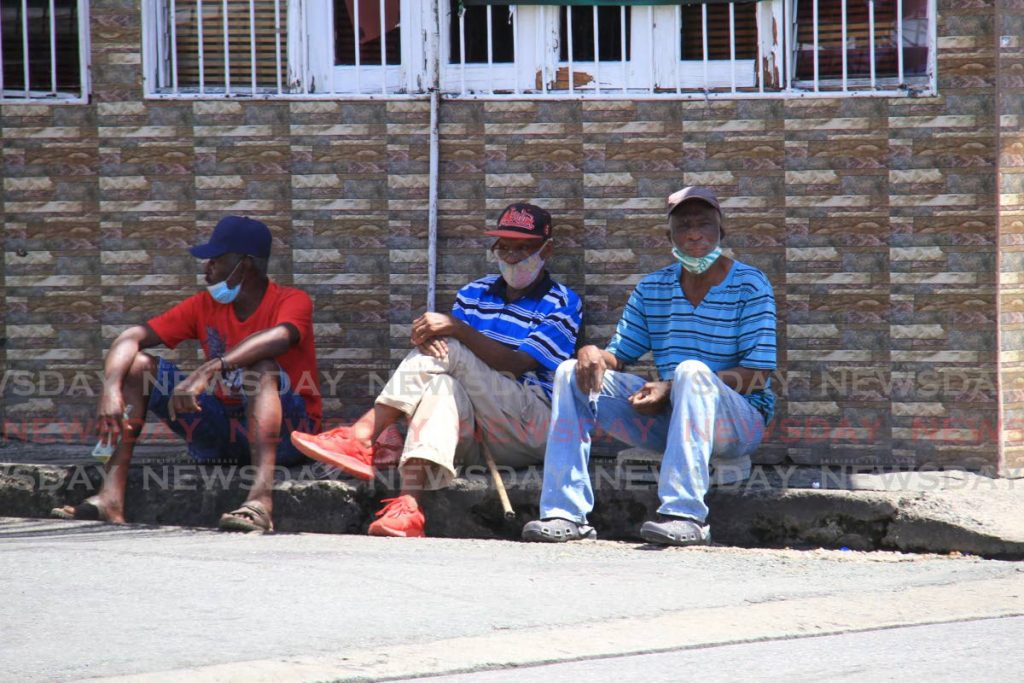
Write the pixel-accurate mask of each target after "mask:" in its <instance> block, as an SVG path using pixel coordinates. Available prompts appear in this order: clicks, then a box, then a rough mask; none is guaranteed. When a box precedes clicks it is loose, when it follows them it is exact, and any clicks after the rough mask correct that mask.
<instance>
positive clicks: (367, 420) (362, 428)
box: [349, 403, 405, 448]
mask: <svg viewBox="0 0 1024 683" xmlns="http://www.w3.org/2000/svg"><path fill="white" fill-rule="evenodd" d="M403 417H405V413H403V412H402V411H401V410H399V409H398V408H395V407H393V406H389V405H385V404H383V403H374V404H373V407H372V408H370V409H369V410H367V411H366V412H365V413H363V414H362V416H361V417H360V418H359V419H358V420H356V422H355V424H353V425H352V426H351V427H350V428H349V435H350V436H351V437H352V438H353V439H355V440H356V441H358V442H359V443H360V444H362V445H363V446H366V447H367V448H369V447H370V446H372V445H373V443H374V442H375V441H376V440H377V437H378V436H380V435H381V432H383V431H384V430H385V429H387V428H388V427H390V426H391V425H392V424H394V423H395V422H398V420H400V419H401V418H403Z"/></svg>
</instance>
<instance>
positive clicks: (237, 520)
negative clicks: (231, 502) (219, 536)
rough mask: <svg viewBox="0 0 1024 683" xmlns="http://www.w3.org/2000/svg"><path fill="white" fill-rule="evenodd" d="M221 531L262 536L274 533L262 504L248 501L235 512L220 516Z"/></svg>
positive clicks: (271, 523)
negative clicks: (257, 533)
mask: <svg viewBox="0 0 1024 683" xmlns="http://www.w3.org/2000/svg"><path fill="white" fill-rule="evenodd" d="M218 526H219V527H220V530H221V531H243V532H252V531H256V532H259V533H263V534H270V533H273V532H274V522H273V521H271V519H270V513H269V512H267V509H266V508H265V507H263V503H260V502H259V501H255V500H249V501H246V502H244V503H242V504H241V505H240V506H239V507H238V509H237V510H232V511H231V512H225V513H224V514H223V515H221V516H220V523H219V524H218Z"/></svg>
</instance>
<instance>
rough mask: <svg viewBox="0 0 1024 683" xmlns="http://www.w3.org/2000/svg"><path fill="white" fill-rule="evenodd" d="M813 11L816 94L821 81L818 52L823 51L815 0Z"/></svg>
mask: <svg viewBox="0 0 1024 683" xmlns="http://www.w3.org/2000/svg"><path fill="white" fill-rule="evenodd" d="M811 6H812V7H813V9H812V10H811V13H812V15H813V16H812V17H811V26H812V30H813V31H814V92H818V81H819V80H821V79H820V78H819V77H818V73H819V72H818V64H819V61H818V52H819V50H820V49H821V45H820V44H819V42H818V0H814V1H813V2H812V3H811Z"/></svg>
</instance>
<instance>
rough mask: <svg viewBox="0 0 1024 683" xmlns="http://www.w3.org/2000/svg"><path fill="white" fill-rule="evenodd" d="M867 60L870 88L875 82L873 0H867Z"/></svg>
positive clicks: (874, 85)
mask: <svg viewBox="0 0 1024 683" xmlns="http://www.w3.org/2000/svg"><path fill="white" fill-rule="evenodd" d="M868 54H869V57H868V61H869V62H870V64H871V89H872V90H874V89H875V87H876V86H877V84H876V83H875V0H868Z"/></svg>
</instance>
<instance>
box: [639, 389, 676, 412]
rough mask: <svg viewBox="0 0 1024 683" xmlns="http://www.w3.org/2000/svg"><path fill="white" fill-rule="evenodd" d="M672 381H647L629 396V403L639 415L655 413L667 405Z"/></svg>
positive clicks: (670, 394)
mask: <svg viewBox="0 0 1024 683" xmlns="http://www.w3.org/2000/svg"><path fill="white" fill-rule="evenodd" d="M671 396H672V382H647V383H646V384H644V385H643V386H642V387H640V389H639V390H638V391H637V392H636V393H634V394H633V395H631V396H630V397H629V404H630V405H631V406H633V409H634V410H635V411H636V412H638V413H640V414H641V415H657V414H658V413H660V412H662V411H663V410H665V408H667V407H668V404H669V399H670V398H671Z"/></svg>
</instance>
